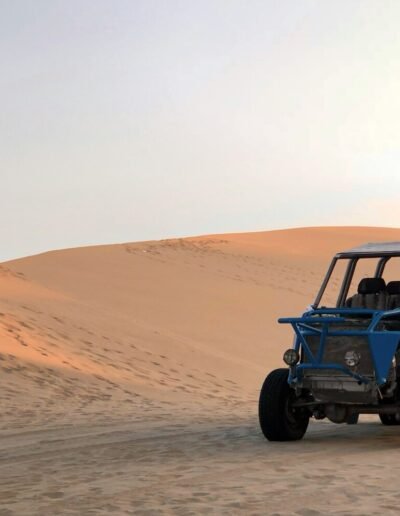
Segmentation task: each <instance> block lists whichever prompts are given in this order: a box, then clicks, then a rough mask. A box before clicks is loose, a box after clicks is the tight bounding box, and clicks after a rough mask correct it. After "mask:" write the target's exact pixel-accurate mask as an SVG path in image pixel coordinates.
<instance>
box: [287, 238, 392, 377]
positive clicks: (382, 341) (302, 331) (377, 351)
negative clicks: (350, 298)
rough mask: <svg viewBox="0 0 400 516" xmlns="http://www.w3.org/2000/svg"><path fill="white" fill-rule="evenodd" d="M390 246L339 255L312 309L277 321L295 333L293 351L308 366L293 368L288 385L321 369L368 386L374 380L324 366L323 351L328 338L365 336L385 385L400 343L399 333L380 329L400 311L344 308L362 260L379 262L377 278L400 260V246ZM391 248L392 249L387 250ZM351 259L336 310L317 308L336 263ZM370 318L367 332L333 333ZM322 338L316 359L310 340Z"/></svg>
mask: <svg viewBox="0 0 400 516" xmlns="http://www.w3.org/2000/svg"><path fill="white" fill-rule="evenodd" d="M390 244H391V243H388V244H366V245H365V246H362V247H360V248H357V249H354V250H350V251H346V252H343V253H338V254H337V255H336V256H335V257H334V258H333V260H332V262H331V264H330V267H329V269H328V272H327V274H326V276H325V279H324V281H323V283H322V285H321V288H320V291H319V292H318V295H317V298H316V300H315V302H314V304H313V305H312V306H311V309H310V310H309V311H307V312H305V313H304V314H303V316H302V317H284V318H280V319H278V322H279V323H280V324H291V325H292V327H293V330H294V333H295V340H294V344H293V348H294V349H295V350H296V351H297V352H298V353H300V350H302V351H303V353H304V354H305V355H306V357H307V359H308V362H307V363H300V364H297V365H296V366H293V367H291V368H290V371H289V378H288V382H289V383H290V384H296V383H297V382H300V381H301V379H302V377H303V371H304V370H306V369H320V370H321V369H322V370H336V371H340V372H342V373H343V374H345V375H347V376H349V377H351V378H353V379H354V380H355V381H357V382H359V383H360V384H369V383H371V381H373V380H374V379H372V378H370V377H366V376H363V375H361V374H358V373H357V372H356V371H352V370H351V369H349V368H348V367H346V366H344V365H342V364H337V363H323V358H324V351H325V346H326V338H327V337H328V336H338V337H339V336H342V337H343V336H347V337H356V336H364V337H366V338H367V340H368V344H369V348H370V352H371V356H372V362H373V365H374V370H375V382H376V383H377V385H378V386H379V385H383V384H384V383H385V382H386V381H387V375H388V372H389V369H390V366H391V363H392V359H393V356H394V355H395V353H396V351H397V349H398V346H399V343H400V331H387V330H382V329H377V327H378V325H379V323H380V322H381V321H382V319H385V318H387V317H396V316H398V317H399V318H400V308H396V309H394V310H368V309H354V308H343V305H344V302H345V299H346V296H347V294H348V291H349V288H350V284H351V281H352V279H353V275H354V271H355V268H356V265H357V262H358V260H359V259H360V258H379V261H378V264H377V267H376V271H375V277H382V274H383V271H384V268H385V266H386V264H387V262H388V261H389V260H390V258H392V257H400V243H398V242H395V243H393V245H392V248H390ZM388 246H389V248H388ZM344 258H345V259H349V263H348V266H347V269H346V272H345V275H344V278H343V282H342V286H341V289H340V292H339V296H338V299H337V304H336V308H318V305H319V303H320V301H321V299H322V296H323V294H324V292H325V289H326V287H327V285H328V282H329V280H330V277H331V275H332V273H333V270H334V268H335V265H336V262H337V261H338V260H340V259H344ZM357 315H358V316H360V317H363V318H365V317H370V318H371V321H370V323H369V325H368V327H367V328H363V329H360V330H357V329H355V330H349V329H345V330H343V329H334V326H335V325H336V324H343V323H345V322H348V318H347V319H346V316H347V317H351V318H354V317H355V316H357ZM315 335H319V337H320V341H319V347H318V351H317V354H316V355H314V354H313V353H312V351H311V349H310V346H309V345H308V342H307V337H309V336H315Z"/></svg>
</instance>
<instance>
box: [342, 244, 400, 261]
mask: <svg viewBox="0 0 400 516" xmlns="http://www.w3.org/2000/svg"><path fill="white" fill-rule="evenodd" d="M380 256H400V242H370V243H368V244H363V245H360V246H358V247H354V248H353V249H349V250H347V251H342V252H340V253H337V254H336V256H335V258H358V257H359V258H379V257H380Z"/></svg>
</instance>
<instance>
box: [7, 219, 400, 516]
mask: <svg viewBox="0 0 400 516" xmlns="http://www.w3.org/2000/svg"><path fill="white" fill-rule="evenodd" d="M384 240H400V230H396V229H384V228H308V229H295V230H285V231H272V232H261V233H249V234H229V235H217V236H215V235H212V236H203V237H193V238H187V239H177V240H165V241H157V242H142V243H129V244H122V245H113V246H97V247H88V248H79V249H69V250H63V251H54V252H50V253H46V254H42V255H38V256H33V257H29V258H23V259H21V260H15V261H12V262H7V263H4V264H2V265H0V285H1V289H0V339H1V340H0V341H1V351H0V371H1V375H0V388H1V402H2V403H1V407H2V417H1V418H0V433H1V439H0V458H1V462H0V480H1V482H0V514H4V515H6V514H7V515H14V514H15V515H19V514H40V515H42V514H51V515H54V514H158V513H165V514H198V513H205V514H210V513H215V514H220V513H226V514H235V513H243V514H298V515H303V516H305V515H313V514H319V513H321V514H326V512H327V511H328V510H329V512H331V513H334V514H346V513H347V514H367V513H368V514H375V513H376V514H378V513H381V512H382V511H385V512H386V513H388V514H390V513H391V512H393V514H394V513H397V512H396V511H397V508H396V499H395V496H396V491H395V486H394V485H393V486H392V484H391V483H390V482H388V479H390V478H392V476H394V475H395V473H396V471H395V470H396V467H397V466H395V464H393V462H392V459H391V456H392V455H391V454H392V451H393V450H394V449H396V447H397V446H398V445H400V433H399V432H398V431H396V430H395V429H392V428H384V427H382V426H381V425H380V424H378V423H377V420H376V418H372V417H371V418H366V419H364V421H363V423H362V424H360V425H358V426H357V427H344V426H336V425H333V424H328V423H321V422H319V423H316V424H315V425H311V426H312V427H311V430H310V432H309V434H307V437H306V438H305V440H304V441H303V442H301V443H295V444H293V443H292V444H289V445H288V444H272V443H267V442H266V441H265V440H264V439H263V438H262V437H261V436H260V433H259V430H258V423H257V415H256V413H257V397H258V391H259V388H260V384H261V383H262V381H263V379H264V377H265V375H266V374H267V372H268V371H269V370H271V369H273V368H274V367H278V366H280V364H281V355H282V352H283V350H284V349H286V347H288V346H289V345H290V342H291V340H292V336H291V334H290V331H288V329H287V328H285V327H280V326H279V325H277V324H276V319H277V318H278V317H279V316H282V315H295V314H298V313H300V312H301V310H302V309H303V308H304V307H305V306H307V305H308V304H309V303H310V302H311V301H312V300H313V298H314V297H315V294H316V292H317V289H318V287H319V284H320V282H321V279H322V276H323V274H324V273H325V269H326V267H327V265H328V261H329V259H330V257H331V255H332V254H333V253H334V252H336V251H337V250H341V249H346V248H349V247H352V246H354V245H357V244H360V243H363V242H367V241H384ZM377 447H380V452H379V453H378V452H377ZM382 461H383V462H384V464H383V466H382V464H381V463H382ZM310 464H312V467H311V468H310ZM288 489H290V495H288ZM318 489H324V490H325V491H324V493H325V494H324V496H321V493H319V494H318V497H317V498H312V497H311V495H313V494H315V493H316V491H317V490H318ZM335 496H337V501H336V502H335V504H334V505H333V502H332V500H333V498H334V497H335ZM283 500H284V506H283V504H282V501H283Z"/></svg>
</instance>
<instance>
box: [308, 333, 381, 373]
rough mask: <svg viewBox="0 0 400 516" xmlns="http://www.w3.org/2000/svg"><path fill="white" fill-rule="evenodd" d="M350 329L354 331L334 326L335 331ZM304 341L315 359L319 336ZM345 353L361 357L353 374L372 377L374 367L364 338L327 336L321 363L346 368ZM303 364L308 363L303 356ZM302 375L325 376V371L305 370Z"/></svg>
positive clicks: (366, 340)
mask: <svg viewBox="0 0 400 516" xmlns="http://www.w3.org/2000/svg"><path fill="white" fill-rule="evenodd" d="M351 329H353V330H354V326H351V327H350V326H346V327H345V326H335V330H338V331H340V330H351ZM306 340H307V343H308V345H309V347H310V349H311V352H312V353H313V355H314V356H315V357H317V355H318V350H319V343H320V337H319V335H315V336H314V335H313V336H309V337H306ZM347 351H357V352H358V353H359V354H360V355H361V359H360V363H359V365H358V366H357V369H356V370H355V372H357V373H359V374H362V375H367V376H372V375H373V374H374V365H373V361H372V356H371V352H370V349H369V344H368V338H367V337H366V336H356V335H355V336H331V337H330V336H327V337H326V340H325V351H324V356H323V359H322V363H323V364H328V363H331V364H340V365H344V366H346V364H345V362H344V356H345V354H346V352H347ZM303 362H304V363H309V360H308V359H307V356H306V355H305V354H304V357H303ZM304 374H305V375H306V376H309V375H313V376H315V375H326V374H327V370H326V369H325V370H321V369H312V370H305V371H304ZM329 374H332V375H343V373H342V372H340V371H334V370H331V371H330V372H329Z"/></svg>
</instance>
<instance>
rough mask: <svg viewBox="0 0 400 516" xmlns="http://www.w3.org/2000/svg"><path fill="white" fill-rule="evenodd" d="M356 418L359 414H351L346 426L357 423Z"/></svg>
mask: <svg viewBox="0 0 400 516" xmlns="http://www.w3.org/2000/svg"><path fill="white" fill-rule="evenodd" d="M358 416H359V414H351V416H349V417H348V418H347V421H346V423H347V424H348V425H356V424H357V423H358Z"/></svg>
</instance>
